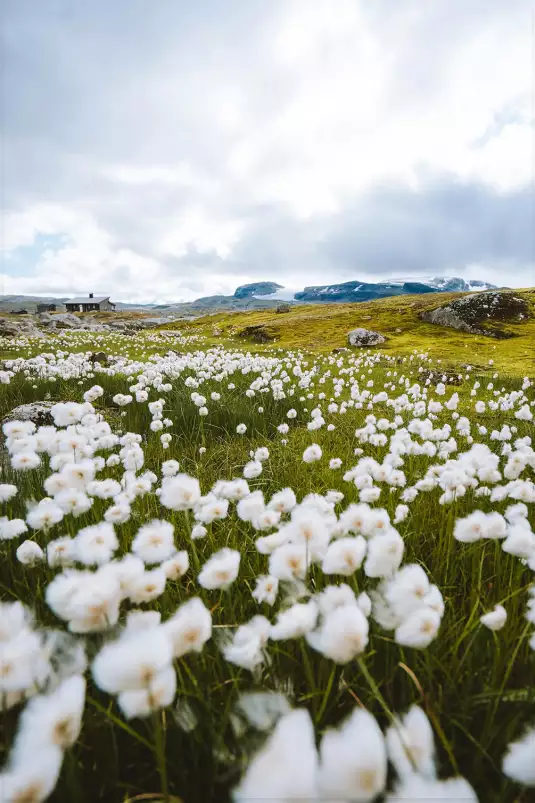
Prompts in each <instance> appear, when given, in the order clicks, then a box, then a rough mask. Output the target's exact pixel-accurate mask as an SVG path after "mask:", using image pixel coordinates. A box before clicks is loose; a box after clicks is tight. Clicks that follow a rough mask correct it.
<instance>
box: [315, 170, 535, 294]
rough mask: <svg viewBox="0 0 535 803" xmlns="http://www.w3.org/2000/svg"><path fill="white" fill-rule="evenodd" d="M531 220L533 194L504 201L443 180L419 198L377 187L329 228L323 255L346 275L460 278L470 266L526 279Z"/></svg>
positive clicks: (485, 190) (534, 220)
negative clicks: (519, 274)
mask: <svg viewBox="0 0 535 803" xmlns="http://www.w3.org/2000/svg"><path fill="white" fill-rule="evenodd" d="M534 215H535V197H534V190H533V188H531V187H525V188H522V189H520V190H517V191H515V192H511V193H507V194H503V193H497V192H494V191H493V190H492V189H490V188H489V187H486V186H484V185H479V184H464V183H460V182H457V181H455V179H453V178H449V179H448V178H445V177H443V178H435V179H434V180H432V181H430V182H429V183H428V184H427V185H426V186H425V188H424V189H423V190H422V191H419V192H411V191H408V190H407V189H405V188H403V187H400V186H398V187H396V186H389V187H380V188H377V189H376V190H374V191H373V192H372V193H369V194H367V195H366V196H365V197H364V198H361V199H359V200H357V201H356V202H355V203H354V205H353V206H352V207H351V209H348V210H346V212H345V213H344V214H343V215H342V216H341V218H340V219H339V220H337V221H336V222H335V223H334V224H333V226H332V227H331V230H330V232H329V234H328V235H327V238H326V240H325V242H324V244H323V246H322V250H323V251H324V253H326V254H327V255H328V257H329V259H330V261H332V263H334V264H335V265H336V266H337V270H339V271H342V272H344V273H346V274H347V273H357V274H358V270H359V268H362V269H363V270H365V271H366V272H372V273H377V274H380V275H396V274H398V275H400V274H405V275H417V274H429V273H438V274H440V273H442V272H446V271H450V272H451V271H453V272H454V273H455V272H458V273H461V274H462V272H463V270H464V269H465V267H466V266H467V265H469V264H470V263H486V264H487V265H488V266H489V267H491V268H499V267H503V268H509V269H511V268H512V269H514V268H515V267H516V268H517V269H518V270H523V271H524V272H525V273H524V275H525V276H526V279H528V278H529V272H531V271H532V270H533V264H534V259H535V254H534V232H535V217H534ZM530 265H531V268H530V267H529V266H530ZM532 280H533V279H532Z"/></svg>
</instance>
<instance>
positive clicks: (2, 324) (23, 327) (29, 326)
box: [0, 318, 45, 337]
mask: <svg viewBox="0 0 535 803" xmlns="http://www.w3.org/2000/svg"><path fill="white" fill-rule="evenodd" d="M0 337H45V335H44V334H43V332H41V330H40V329H38V328H37V326H36V325H35V322H34V321H33V320H32V319H31V318H11V319H10V320H8V319H7V318H0Z"/></svg>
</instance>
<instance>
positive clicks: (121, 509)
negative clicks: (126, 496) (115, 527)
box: [104, 501, 132, 524]
mask: <svg viewBox="0 0 535 803" xmlns="http://www.w3.org/2000/svg"><path fill="white" fill-rule="evenodd" d="M131 515H132V508H131V507H130V505H128V504H127V503H126V502H124V501H121V502H120V503H119V504H116V505H110V507H109V508H108V509H107V510H106V511H105V513H104V521H107V522H109V524H124V523H125V522H126V521H128V520H129V519H130V517H131Z"/></svg>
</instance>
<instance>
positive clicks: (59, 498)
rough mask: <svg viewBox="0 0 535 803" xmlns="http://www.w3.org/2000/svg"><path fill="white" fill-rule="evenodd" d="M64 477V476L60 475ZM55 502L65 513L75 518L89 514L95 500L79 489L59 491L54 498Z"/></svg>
mask: <svg viewBox="0 0 535 803" xmlns="http://www.w3.org/2000/svg"><path fill="white" fill-rule="evenodd" d="M59 476H63V475H61V474H60V475H59ZM54 502H55V503H56V504H57V505H59V507H60V508H61V509H62V510H63V512H64V513H71V514H72V515H73V516H81V515H82V514H83V513H87V511H88V510H90V508H91V506H92V505H93V500H92V499H90V498H89V497H88V496H87V494H85V493H84V492H83V491H80V490H78V489H77V488H66V489H65V490H63V491H59V493H57V494H56V495H55V496H54Z"/></svg>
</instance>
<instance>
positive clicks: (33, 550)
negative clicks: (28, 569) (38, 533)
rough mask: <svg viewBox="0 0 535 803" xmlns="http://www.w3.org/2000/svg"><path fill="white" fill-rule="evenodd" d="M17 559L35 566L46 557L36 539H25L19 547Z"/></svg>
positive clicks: (24, 563)
mask: <svg viewBox="0 0 535 803" xmlns="http://www.w3.org/2000/svg"><path fill="white" fill-rule="evenodd" d="M16 555H17V560H18V561H19V563H22V564H23V565H24V566H34V565H35V564H36V563H40V562H41V561H42V560H44V558H45V553H44V552H43V550H42V549H41V547H40V546H39V544H38V543H36V542H35V541H23V542H22V544H21V545H20V546H19V547H18V549H17V552H16Z"/></svg>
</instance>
